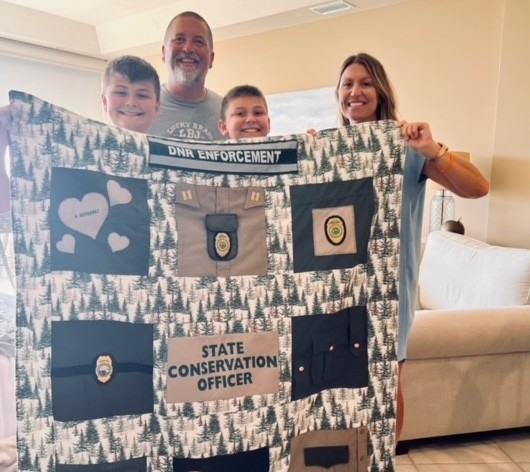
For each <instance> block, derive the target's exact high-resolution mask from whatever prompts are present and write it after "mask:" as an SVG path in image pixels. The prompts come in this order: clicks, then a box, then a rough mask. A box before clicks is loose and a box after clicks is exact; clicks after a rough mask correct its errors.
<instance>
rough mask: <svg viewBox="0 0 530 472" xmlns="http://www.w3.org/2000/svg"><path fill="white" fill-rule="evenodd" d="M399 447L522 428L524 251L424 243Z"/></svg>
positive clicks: (528, 408)
mask: <svg viewBox="0 0 530 472" xmlns="http://www.w3.org/2000/svg"><path fill="white" fill-rule="evenodd" d="M418 298H419V300H418V303H419V307H420V308H419V309H418V310H417V312H416V316H415V319H414V323H413V327H412V331H411V334H410V338H409V344H408V351H407V360H406V362H405V365H404V368H403V378H402V382H403V384H402V385H403V394H404V398H405V418H404V424H403V431H402V434H401V438H400V440H402V441H407V440H412V439H418V438H429V437H436V436H447V435H454V434H461V433H472V432H480V431H490V430H498V429H508V428H517V427H525V426H530V305H529V302H530V250H528V249H517V248H505V247H499V246H491V245H488V244H486V243H483V242H480V241H477V240H475V239H472V238H469V237H466V236H462V235H460V234H455V233H449V232H445V231H439V232H434V233H431V234H430V235H429V237H428V239H427V243H426V246H425V250H424V254H423V257H422V262H421V265H420V277H419V296H418Z"/></svg>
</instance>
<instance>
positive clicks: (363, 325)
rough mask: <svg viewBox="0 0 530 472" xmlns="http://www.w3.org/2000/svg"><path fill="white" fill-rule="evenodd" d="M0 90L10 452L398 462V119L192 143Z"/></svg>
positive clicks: (75, 459) (28, 458)
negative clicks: (8, 285)
mask: <svg viewBox="0 0 530 472" xmlns="http://www.w3.org/2000/svg"><path fill="white" fill-rule="evenodd" d="M10 99H11V102H12V103H14V104H15V106H17V107H20V108H21V109H22V118H21V119H20V121H17V122H16V123H15V124H14V126H13V127H12V130H11V134H10V154H11V158H12V187H11V196H12V201H13V230H14V241H15V253H16V277H17V289H18V293H17V307H16V310H17V317H16V320H17V353H16V357H17V392H16V394H17V410H18V411H17V437H18V455H19V459H18V461H19V462H18V468H19V470H20V471H30V470H57V471H63V472H69V471H76V472H83V471H85V470H86V471H102V472H103V471H123V472H126V471H135V472H141V471H147V470H149V471H153V472H154V471H175V472H177V471H188V472H191V471H204V472H206V471H215V472H224V471H234V470H252V471H255V472H262V471H263V472H266V471H271V472H279V471H293V472H294V471H296V472H299V471H304V470H307V471H317V470H334V471H366V472H367V471H370V472H378V471H380V472H383V471H384V472H389V471H392V470H394V447H395V444H394V428H395V409H396V405H395V400H396V389H397V362H396V352H395V351H396V349H395V348H396V332H397V312H398V270H399V234H400V212H401V190H402V169H403V164H404V158H405V143H404V141H403V139H402V137H401V133H400V130H399V128H397V127H396V123H395V122H393V121H380V122H374V123H365V124H360V125H356V126H351V127H344V128H339V129H331V130H326V131H322V132H320V133H319V134H318V135H317V136H310V135H305V134H301V135H289V136H281V137H271V138H264V139H263V140H259V141H240V142H234V141H226V142H193V141H178V140H172V139H162V138H158V137H153V136H146V135H142V134H138V133H134V132H131V131H126V130H122V129H118V128H115V127H113V126H109V125H106V124H104V123H101V122H97V121H93V120H90V119H87V118H84V117H82V116H79V115H77V114H75V113H73V112H71V111H68V110H65V109H63V108H60V107H58V106H55V105H53V104H51V103H47V102H45V101H43V100H41V99H39V98H37V97H35V96H32V95H29V94H27V93H23V92H18V91H12V92H10Z"/></svg>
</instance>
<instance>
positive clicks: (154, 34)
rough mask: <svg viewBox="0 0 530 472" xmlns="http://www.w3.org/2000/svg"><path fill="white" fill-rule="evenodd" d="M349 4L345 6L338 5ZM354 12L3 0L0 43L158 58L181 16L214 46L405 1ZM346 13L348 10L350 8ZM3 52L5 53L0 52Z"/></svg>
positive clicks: (190, 1)
mask: <svg viewBox="0 0 530 472" xmlns="http://www.w3.org/2000/svg"><path fill="white" fill-rule="evenodd" d="M337 1H338V2H339V3H341V2H342V3H345V2H344V0H337ZM347 1H348V3H349V4H350V5H351V8H349V9H348V10H345V11H343V12H337V13H330V14H327V15H320V14H317V13H315V12H314V11H312V10H311V9H310V7H314V6H317V5H327V4H329V3H337V2H336V1H332V0H324V1H320V2H319V1H318V0H48V1H46V0H0V41H3V42H4V43H6V42H8V43H17V44H26V45H34V46H39V47H44V48H49V49H52V50H60V51H66V52H68V53H73V54H78V55H82V56H88V57H93V58H98V59H110V58H113V57H116V56H118V55H120V54H125V53H128V54H137V55H141V56H151V55H156V54H159V52H160V45H161V41H162V35H163V32H164V31H165V29H166V26H167V23H168V22H169V20H170V19H171V18H172V17H173V16H175V15H176V14H177V13H179V12H181V11H185V10H193V11H196V12H197V13H199V14H201V15H202V16H203V17H204V18H205V19H206V20H207V21H208V23H209V24H210V26H211V28H212V30H213V34H214V40H215V41H222V40H226V39H232V38H238V37H243V36H246V35H250V34H255V33H259V32H264V31H268V30H274V29H279V28H285V27H289V26H294V25H297V24H301V23H307V22H311V21H319V20H323V19H327V18H330V17H333V16H337V15H347V14H355V13H358V12H361V11H364V10H370V9H373V8H380V7H384V6H388V5H393V4H396V3H402V2H405V1H407V0H347ZM346 7H348V5H346ZM0 52H1V51H0Z"/></svg>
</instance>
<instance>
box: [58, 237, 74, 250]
mask: <svg viewBox="0 0 530 472" xmlns="http://www.w3.org/2000/svg"><path fill="white" fill-rule="evenodd" d="M55 247H56V248H57V250H58V251H60V252H66V253H67V254H75V238H74V237H73V236H72V235H71V234H64V235H63V238H62V239H61V240H60V241H57V244H56V245H55Z"/></svg>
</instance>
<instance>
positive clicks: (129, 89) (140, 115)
mask: <svg viewBox="0 0 530 472" xmlns="http://www.w3.org/2000/svg"><path fill="white" fill-rule="evenodd" d="M101 99H102V101H103V109H104V110H105V112H106V113H107V115H108V117H109V120H110V122H111V123H112V124H113V125H114V126H119V127H120V128H125V129H129V130H131V131H138V132H140V133H144V132H145V131H146V130H147V129H148V128H149V126H150V125H151V123H152V122H153V120H154V119H155V117H156V115H157V113H158V109H159V107H160V104H159V102H158V100H157V97H156V90H155V86H154V84H153V82H152V81H150V80H140V81H137V82H131V81H130V80H129V79H128V78H127V77H124V76H123V75H121V74H112V75H111V76H110V77H109V81H108V84H107V87H106V89H105V90H104V93H103V95H102V96H101Z"/></svg>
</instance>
